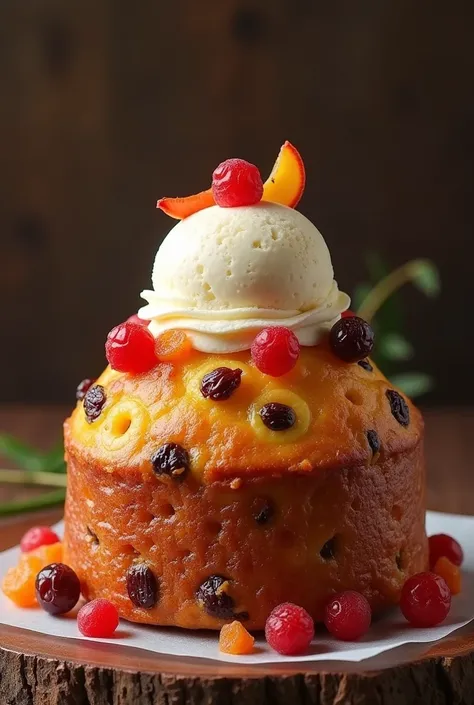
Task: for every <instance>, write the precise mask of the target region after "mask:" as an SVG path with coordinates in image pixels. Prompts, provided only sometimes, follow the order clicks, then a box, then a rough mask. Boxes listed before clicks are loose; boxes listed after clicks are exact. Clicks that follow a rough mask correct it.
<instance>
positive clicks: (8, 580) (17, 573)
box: [2, 554, 44, 607]
mask: <svg viewBox="0 0 474 705" xmlns="http://www.w3.org/2000/svg"><path fill="white" fill-rule="evenodd" d="M43 567H44V566H42V564H41V560H40V559H39V558H38V557H37V556H28V555H27V554H24V555H23V556H22V557H21V558H20V561H19V563H18V565H16V566H13V567H12V568H10V569H9V570H8V571H7V574H6V575H5V577H4V578H3V582H2V590H3V592H4V593H5V595H6V596H7V597H9V598H10V600H12V602H14V603H15V605H18V607H34V606H35V605H36V604H37V601H36V593H35V581H36V576H37V575H38V573H39V571H40V570H41V568H43Z"/></svg>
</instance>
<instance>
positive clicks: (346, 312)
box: [341, 308, 355, 318]
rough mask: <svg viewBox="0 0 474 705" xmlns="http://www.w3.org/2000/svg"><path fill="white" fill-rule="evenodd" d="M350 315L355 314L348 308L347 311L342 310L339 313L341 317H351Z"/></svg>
mask: <svg viewBox="0 0 474 705" xmlns="http://www.w3.org/2000/svg"><path fill="white" fill-rule="evenodd" d="M351 316H355V313H354V311H351V310H350V308H348V309H347V311H343V312H342V313H341V318H351Z"/></svg>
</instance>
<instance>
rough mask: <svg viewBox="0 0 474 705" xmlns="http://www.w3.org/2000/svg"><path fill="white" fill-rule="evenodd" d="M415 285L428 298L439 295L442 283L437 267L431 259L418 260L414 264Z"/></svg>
mask: <svg viewBox="0 0 474 705" xmlns="http://www.w3.org/2000/svg"><path fill="white" fill-rule="evenodd" d="M412 277H413V284H414V285H415V286H417V287H418V289H420V291H422V292H423V293H424V294H426V296H430V297H434V296H437V295H438V294H439V291H440V289H441V282H440V277H439V272H438V269H437V267H436V265H435V264H434V263H433V262H431V260H429V259H417V260H415V261H414V262H413V264H412Z"/></svg>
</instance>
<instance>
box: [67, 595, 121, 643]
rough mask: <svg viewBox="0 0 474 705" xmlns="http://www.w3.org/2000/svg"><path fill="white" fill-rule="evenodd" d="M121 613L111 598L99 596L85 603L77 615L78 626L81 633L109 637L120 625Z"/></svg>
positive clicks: (103, 637)
mask: <svg viewBox="0 0 474 705" xmlns="http://www.w3.org/2000/svg"><path fill="white" fill-rule="evenodd" d="M118 623H119V614H118V611H117V608H116V607H115V605H113V604H112V603H111V602H109V600H104V599H103V598H98V599H97V600H92V602H88V603H87V604H85V605H83V607H81V609H80V610H79V612H78V615H77V627H78V629H79V631H80V632H81V634H83V635H84V636H89V637H97V638H102V639H108V638H109V637H111V636H112V635H113V633H114V632H115V630H116V629H117V627H118Z"/></svg>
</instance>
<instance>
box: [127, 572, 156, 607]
mask: <svg viewBox="0 0 474 705" xmlns="http://www.w3.org/2000/svg"><path fill="white" fill-rule="evenodd" d="M127 592H128V596H129V598H130V600H131V601H132V602H133V604H134V605H135V607H143V608H144V609H151V608H152V607H154V606H155V605H156V603H157V602H158V597H159V584H158V580H157V579H156V577H155V575H154V573H152V571H151V569H150V568H149V567H148V566H147V565H145V564H144V563H136V564H135V565H132V566H130V568H129V569H128V572H127Z"/></svg>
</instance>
